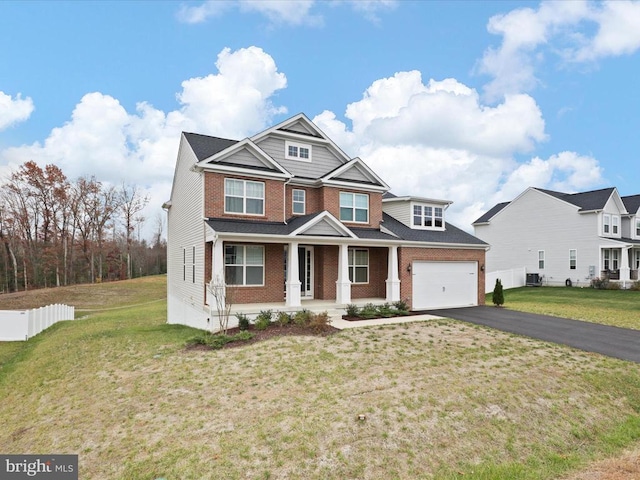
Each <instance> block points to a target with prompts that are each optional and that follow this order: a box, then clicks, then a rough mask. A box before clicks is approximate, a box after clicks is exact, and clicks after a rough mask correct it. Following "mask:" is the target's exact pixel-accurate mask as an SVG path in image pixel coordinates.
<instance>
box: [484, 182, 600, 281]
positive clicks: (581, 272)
mask: <svg viewBox="0 0 640 480" xmlns="http://www.w3.org/2000/svg"><path fill="white" fill-rule="evenodd" d="M601 232H602V214H598V213H591V212H588V213H587V212H585V213H580V212H579V207H576V206H575V205H571V204H568V203H566V202H563V201H562V200H559V199H557V198H555V197H553V196H551V195H548V194H546V193H544V192H540V191H539V190H535V189H528V190H527V191H525V192H523V193H522V194H521V195H520V196H519V197H517V198H516V199H515V200H514V201H513V202H512V203H511V204H509V205H508V206H506V207H505V208H504V209H503V210H502V211H500V212H499V213H498V214H497V215H495V216H494V217H493V218H492V219H491V221H490V222H489V223H488V224H486V225H475V226H474V233H475V235H476V236H477V237H478V238H480V239H482V240H484V241H485V242H487V243H488V244H489V245H491V248H490V249H489V250H488V251H487V254H486V263H485V266H486V272H496V271H499V270H510V269H514V268H523V267H524V268H525V270H526V273H539V274H540V275H544V282H545V285H550V286H564V285H565V283H566V280H567V279H568V278H569V279H571V280H572V283H573V285H574V286H588V285H589V281H590V280H589V278H590V271H589V267H590V266H593V267H595V268H593V269H592V271H593V272H594V273H595V274H596V275H599V273H598V270H601V269H602V266H601V265H602V259H601V253H600V251H601V248H603V247H605V246H606V244H607V241H606V240H605V241H603V238H602V237H601V236H600V235H602V233H601ZM572 249H575V250H576V251H577V252H580V259H579V262H577V264H576V268H575V269H574V270H572V269H570V265H569V261H568V259H567V257H568V252H569V250H572ZM539 250H543V251H544V270H540V268H539V264H538V261H539V258H538V251H539Z"/></svg>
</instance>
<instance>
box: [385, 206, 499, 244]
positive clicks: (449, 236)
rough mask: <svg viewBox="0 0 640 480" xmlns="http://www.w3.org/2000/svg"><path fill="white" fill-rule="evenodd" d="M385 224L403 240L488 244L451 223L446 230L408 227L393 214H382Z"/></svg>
mask: <svg viewBox="0 0 640 480" xmlns="http://www.w3.org/2000/svg"><path fill="white" fill-rule="evenodd" d="M382 220H383V222H384V223H383V226H384V227H385V228H386V229H388V230H389V231H391V232H393V233H395V234H396V235H397V236H398V237H400V238H401V239H402V240H407V241H410V242H427V243H443V244H444V243H455V244H468V245H488V244H487V243H486V242H483V241H482V240H480V239H479V238H477V237H474V236H473V235H471V234H470V233H467V232H465V231H464V230H461V229H459V228H458V227H456V226H455V225H452V224H451V223H446V224H445V229H444V230H417V229H413V228H409V227H407V226H406V225H405V224H404V223H402V222H400V221H398V220H396V219H395V218H393V217H392V216H391V215H388V214H386V213H383V214H382Z"/></svg>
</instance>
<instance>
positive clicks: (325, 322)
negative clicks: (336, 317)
mask: <svg viewBox="0 0 640 480" xmlns="http://www.w3.org/2000/svg"><path fill="white" fill-rule="evenodd" d="M330 324H331V318H329V314H328V313H327V312H321V313H316V314H314V315H311V319H310V321H309V326H310V327H311V328H312V329H313V330H315V331H317V332H320V331H322V330H325V329H326V328H327V327H328V326H329V325H330Z"/></svg>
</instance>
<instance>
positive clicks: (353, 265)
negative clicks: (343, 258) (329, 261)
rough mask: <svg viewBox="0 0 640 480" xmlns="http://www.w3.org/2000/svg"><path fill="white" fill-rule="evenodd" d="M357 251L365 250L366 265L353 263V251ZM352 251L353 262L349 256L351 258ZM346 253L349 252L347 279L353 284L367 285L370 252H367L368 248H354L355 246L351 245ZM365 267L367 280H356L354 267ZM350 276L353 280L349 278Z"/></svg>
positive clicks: (354, 256)
mask: <svg viewBox="0 0 640 480" xmlns="http://www.w3.org/2000/svg"><path fill="white" fill-rule="evenodd" d="M357 251H363V252H367V264H366V265H356V264H355V258H356V255H355V252H357ZM352 252H353V260H354V263H351V258H352V256H351V255H352ZM348 253H349V257H348V258H349V262H348V263H349V265H348V269H349V277H350V278H349V280H350V281H351V283H352V284H354V285H367V284H368V283H369V274H370V270H371V269H370V267H369V266H370V263H371V252H369V249H368V248H356V247H351V248H349V249H348ZM365 266H366V268H367V281H366V282H356V267H360V268H362V267H365ZM351 278H353V280H351Z"/></svg>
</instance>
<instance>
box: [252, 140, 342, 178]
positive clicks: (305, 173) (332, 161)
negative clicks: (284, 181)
mask: <svg viewBox="0 0 640 480" xmlns="http://www.w3.org/2000/svg"><path fill="white" fill-rule="evenodd" d="M285 143H286V141H285V140H284V139H282V138H277V137H266V138H264V139H261V140H260V141H259V142H258V146H259V147H260V148H261V149H263V150H264V151H265V152H266V153H267V154H268V155H270V156H271V157H272V158H273V159H274V160H275V161H276V162H278V163H279V164H280V165H282V167H283V168H285V169H287V171H289V172H291V173H292V174H293V175H295V176H296V177H305V178H320V177H323V176H325V175H326V174H327V173H329V172H332V171H333V170H335V169H336V168H338V167H340V166H341V165H343V164H344V161H341V160H340V159H338V158H337V157H336V156H335V155H334V154H333V153H332V152H331V151H330V150H329V149H328V148H327V147H325V146H324V145H311V147H312V152H311V156H312V157H313V161H312V162H303V161H301V160H300V159H299V158H295V159H289V158H285Z"/></svg>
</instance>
